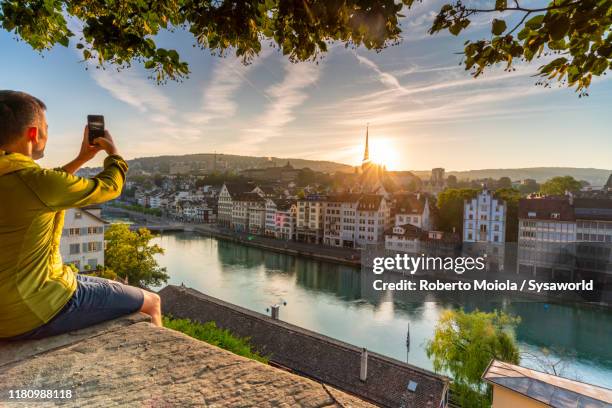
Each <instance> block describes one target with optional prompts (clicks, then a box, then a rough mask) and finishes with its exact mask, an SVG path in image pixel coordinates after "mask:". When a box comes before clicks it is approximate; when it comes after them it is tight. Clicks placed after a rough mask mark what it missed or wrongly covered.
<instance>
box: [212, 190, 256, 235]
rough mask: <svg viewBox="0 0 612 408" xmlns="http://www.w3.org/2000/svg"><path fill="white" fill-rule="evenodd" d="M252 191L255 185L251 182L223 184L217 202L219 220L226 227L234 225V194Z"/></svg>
mask: <svg viewBox="0 0 612 408" xmlns="http://www.w3.org/2000/svg"><path fill="white" fill-rule="evenodd" d="M250 191H253V186H252V185H249V184H234V183H225V184H223V187H221V191H219V198H218V202H217V222H218V223H219V224H220V225H223V226H225V227H231V226H232V216H233V213H234V209H233V199H234V196H236V195H237V194H241V193H246V192H250Z"/></svg>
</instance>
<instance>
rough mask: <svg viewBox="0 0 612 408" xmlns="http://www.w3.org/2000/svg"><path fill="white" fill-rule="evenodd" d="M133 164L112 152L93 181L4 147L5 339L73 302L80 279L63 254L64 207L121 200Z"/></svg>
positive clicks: (0, 193) (0, 178)
mask: <svg viewBox="0 0 612 408" xmlns="http://www.w3.org/2000/svg"><path fill="white" fill-rule="evenodd" d="M127 168H128V166H127V163H126V162H125V161H124V160H123V159H122V158H121V157H119V156H108V157H107V158H106V159H105V160H104V170H103V171H102V172H101V173H100V174H98V175H97V176H95V177H93V178H91V179H88V178H83V177H78V176H74V175H72V174H68V173H67V172H65V171H63V170H61V169H56V170H49V169H42V168H41V167H39V166H38V164H36V163H35V162H34V161H33V160H32V159H31V158H30V157H28V156H25V155H22V154H19V153H6V152H4V151H1V150H0V338H3V337H12V336H15V335H18V334H22V333H26V332H28V331H30V330H32V329H35V328H37V327H39V326H41V325H43V324H44V323H46V322H48V321H49V320H51V318H53V316H55V315H56V314H57V313H58V312H59V311H60V310H61V309H62V307H63V306H64V305H65V304H66V303H67V302H68V300H69V299H70V297H71V296H72V294H73V293H74V291H75V290H76V277H75V274H74V272H72V270H71V269H70V268H69V267H68V266H65V265H63V263H62V257H61V255H60V238H61V235H62V227H63V225H64V211H63V210H65V209H67V208H74V207H83V206H86V205H90V204H99V203H102V202H105V201H108V200H112V199H114V198H116V197H117V196H119V194H120V193H121V189H122V188H123V183H124V181H125V173H126V172H127Z"/></svg>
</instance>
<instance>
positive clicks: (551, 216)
mask: <svg viewBox="0 0 612 408" xmlns="http://www.w3.org/2000/svg"><path fill="white" fill-rule="evenodd" d="M550 218H552V219H553V220H558V219H559V218H561V214H559V213H556V212H555V213H550Z"/></svg>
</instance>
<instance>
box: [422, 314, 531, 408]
mask: <svg viewBox="0 0 612 408" xmlns="http://www.w3.org/2000/svg"><path fill="white" fill-rule="evenodd" d="M519 323H520V318H518V317H514V316H511V315H508V314H506V313H504V312H500V311H494V312H491V313H486V312H481V311H478V310H476V311H473V312H471V313H468V312H465V311H463V310H445V311H444V312H443V313H442V314H441V316H440V320H439V321H438V323H437V325H436V328H435V332H434V337H433V339H432V340H430V341H429V342H428V343H427V346H426V352H427V356H428V357H429V358H431V359H432V362H433V367H434V369H435V370H436V371H438V372H440V371H442V372H448V373H449V374H450V375H451V376H452V378H453V381H454V387H453V389H454V391H455V393H456V394H457V397H458V399H459V400H460V405H461V406H469V407H478V406H483V407H484V406H490V402H491V392H490V390H489V389H488V387H486V386H485V385H484V384H483V382H482V379H481V376H482V374H483V372H484V371H485V370H486V368H487V366H488V365H489V363H490V362H491V360H492V359H497V360H501V361H505V362H508V363H512V364H518V363H519V361H520V355H519V350H518V347H517V345H516V342H515V340H514V337H513V334H512V329H513V328H514V327H515V326H516V325H518V324H519Z"/></svg>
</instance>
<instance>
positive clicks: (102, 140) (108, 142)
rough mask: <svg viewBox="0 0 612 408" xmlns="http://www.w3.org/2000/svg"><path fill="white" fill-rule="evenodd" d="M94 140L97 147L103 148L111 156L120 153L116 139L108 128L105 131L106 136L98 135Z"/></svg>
mask: <svg viewBox="0 0 612 408" xmlns="http://www.w3.org/2000/svg"><path fill="white" fill-rule="evenodd" d="M93 142H94V145H95V147H96V148H98V149H103V150H104V151H105V152H106V154H108V155H109V156H110V155H111V154H119V152H118V150H117V146H115V141H114V140H113V137H112V136H111V134H110V133H108V130H105V131H104V137H98V138H96V139H94V141H93Z"/></svg>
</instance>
